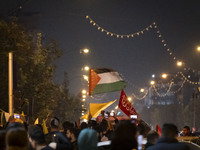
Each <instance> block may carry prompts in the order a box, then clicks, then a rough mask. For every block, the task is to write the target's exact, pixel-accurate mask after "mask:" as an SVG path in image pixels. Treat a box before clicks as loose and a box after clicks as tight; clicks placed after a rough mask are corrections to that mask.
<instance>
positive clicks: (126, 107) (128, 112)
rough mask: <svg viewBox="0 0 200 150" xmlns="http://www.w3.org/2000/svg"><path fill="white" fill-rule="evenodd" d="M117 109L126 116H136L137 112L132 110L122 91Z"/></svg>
mask: <svg viewBox="0 0 200 150" xmlns="http://www.w3.org/2000/svg"><path fill="white" fill-rule="evenodd" d="M118 107H119V108H120V109H121V110H122V111H123V112H124V113H125V114H126V115H127V116H130V115H137V112H136V111H135V109H134V108H133V106H132V104H131V102H129V101H128V99H127V96H126V94H125V92H124V91H123V90H122V91H121V96H120V100H119V105H118Z"/></svg>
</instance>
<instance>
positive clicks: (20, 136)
mask: <svg viewBox="0 0 200 150" xmlns="http://www.w3.org/2000/svg"><path fill="white" fill-rule="evenodd" d="M6 146H7V148H6V149H7V150H28V136H27V132H26V130H25V129H24V128H19V127H17V128H12V129H9V130H8V131H7V133H6Z"/></svg>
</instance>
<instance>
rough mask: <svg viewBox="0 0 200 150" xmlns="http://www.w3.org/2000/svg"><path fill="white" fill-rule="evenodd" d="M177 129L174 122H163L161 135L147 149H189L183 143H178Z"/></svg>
mask: <svg viewBox="0 0 200 150" xmlns="http://www.w3.org/2000/svg"><path fill="white" fill-rule="evenodd" d="M177 136H178V129H177V127H176V126H175V125H174V124H164V125H163V126H162V135H161V138H159V139H158V141H157V142H156V144H155V145H153V146H150V147H149V148H147V150H190V148H189V147H188V146H187V145H185V144H184V143H179V142H178V140H177V139H176V137H177Z"/></svg>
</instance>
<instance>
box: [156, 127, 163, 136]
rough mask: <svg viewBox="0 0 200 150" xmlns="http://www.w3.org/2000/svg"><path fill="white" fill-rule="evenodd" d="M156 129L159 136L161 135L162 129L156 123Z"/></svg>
mask: <svg viewBox="0 0 200 150" xmlns="http://www.w3.org/2000/svg"><path fill="white" fill-rule="evenodd" d="M156 131H157V132H158V134H159V136H160V137H161V134H162V129H161V128H160V127H159V125H158V124H156Z"/></svg>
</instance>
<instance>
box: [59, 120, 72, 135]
mask: <svg viewBox="0 0 200 150" xmlns="http://www.w3.org/2000/svg"><path fill="white" fill-rule="evenodd" d="M62 126H63V130H64V132H65V133H66V132H67V130H69V129H70V128H73V127H74V124H73V123H71V122H69V121H65V122H63V124H62Z"/></svg>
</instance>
